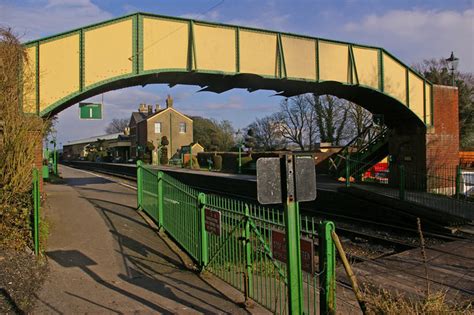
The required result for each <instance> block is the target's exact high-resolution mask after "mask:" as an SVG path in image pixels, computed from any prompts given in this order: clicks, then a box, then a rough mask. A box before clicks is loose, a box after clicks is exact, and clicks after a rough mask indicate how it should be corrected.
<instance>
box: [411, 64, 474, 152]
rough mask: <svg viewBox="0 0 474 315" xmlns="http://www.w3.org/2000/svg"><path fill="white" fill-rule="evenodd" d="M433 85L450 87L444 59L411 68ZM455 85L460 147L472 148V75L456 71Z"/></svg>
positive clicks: (473, 94)
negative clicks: (456, 88) (457, 100)
mask: <svg viewBox="0 0 474 315" xmlns="http://www.w3.org/2000/svg"><path fill="white" fill-rule="evenodd" d="M413 67H414V68H415V69H416V70H417V71H418V72H420V73H421V74H423V75H424V76H425V77H426V78H427V79H428V80H430V81H431V82H432V83H435V84H442V85H452V84H453V77H452V75H451V72H450V71H449V70H448V64H447V62H446V60H445V59H428V60H423V61H422V62H421V63H419V64H416V65H414V66H413ZM454 77H455V85H456V86H457V87H458V92H459V136H460V140H461V147H464V148H473V147H474V75H473V74H472V73H463V72H459V71H456V72H455V73H454Z"/></svg>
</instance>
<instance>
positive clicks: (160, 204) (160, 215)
mask: <svg viewBox="0 0 474 315" xmlns="http://www.w3.org/2000/svg"><path fill="white" fill-rule="evenodd" d="M163 207H164V203H163V172H162V171H158V228H159V229H161V228H162V227H163V211H164V208H163Z"/></svg>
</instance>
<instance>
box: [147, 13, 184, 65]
mask: <svg viewBox="0 0 474 315" xmlns="http://www.w3.org/2000/svg"><path fill="white" fill-rule="evenodd" d="M188 24H189V23H188V22H182V21H171V20H166V19H158V18H149V17H144V18H143V49H142V50H143V70H145V71H148V70H155V69H181V70H185V69H186V67H187V62H188V42H189V39H188V36H189V34H188V33H189V32H188Z"/></svg>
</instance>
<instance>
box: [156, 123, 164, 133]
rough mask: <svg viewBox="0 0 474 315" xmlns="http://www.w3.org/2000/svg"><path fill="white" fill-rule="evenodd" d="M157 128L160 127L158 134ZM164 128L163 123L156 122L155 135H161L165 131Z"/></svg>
mask: <svg viewBox="0 0 474 315" xmlns="http://www.w3.org/2000/svg"><path fill="white" fill-rule="evenodd" d="M157 126H160V127H159V130H158V132H157V131H156V127H157ZM162 127H163V124H162V123H161V122H156V123H155V133H161V131H162V129H163V128H162Z"/></svg>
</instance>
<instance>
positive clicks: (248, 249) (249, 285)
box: [243, 204, 253, 302]
mask: <svg viewBox="0 0 474 315" xmlns="http://www.w3.org/2000/svg"><path fill="white" fill-rule="evenodd" d="M243 232H244V235H243V236H244V248H245V265H246V266H245V267H246V268H245V273H246V274H245V284H244V285H245V301H246V302H247V301H248V298H250V294H251V293H252V292H253V279H252V278H253V275H252V266H253V261H252V243H251V242H250V235H251V234H250V208H249V206H248V205H247V204H246V205H245V229H244V231H243Z"/></svg>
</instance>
